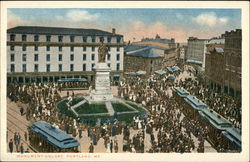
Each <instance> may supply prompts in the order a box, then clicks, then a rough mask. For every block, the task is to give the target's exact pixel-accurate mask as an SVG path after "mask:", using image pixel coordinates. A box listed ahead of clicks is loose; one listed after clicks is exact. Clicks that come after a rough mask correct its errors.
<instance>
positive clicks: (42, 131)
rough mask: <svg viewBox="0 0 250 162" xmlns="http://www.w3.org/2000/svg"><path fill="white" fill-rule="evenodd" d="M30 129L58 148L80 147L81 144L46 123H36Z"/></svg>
mask: <svg viewBox="0 0 250 162" xmlns="http://www.w3.org/2000/svg"><path fill="white" fill-rule="evenodd" d="M29 128H30V129H31V130H32V131H33V132H34V133H36V134H37V135H39V136H40V137H42V138H43V139H44V140H46V141H48V142H49V143H50V144H52V145H54V146H55V147H58V148H72V147H76V146H79V145H80V144H79V142H78V141H77V140H75V139H74V138H73V137H71V136H70V135H68V134H66V133H65V132H63V131H62V130H60V129H57V128H55V127H53V126H52V125H50V124H49V123H46V122H44V121H38V122H35V123H33V124H32V125H31V126H30V127H29Z"/></svg>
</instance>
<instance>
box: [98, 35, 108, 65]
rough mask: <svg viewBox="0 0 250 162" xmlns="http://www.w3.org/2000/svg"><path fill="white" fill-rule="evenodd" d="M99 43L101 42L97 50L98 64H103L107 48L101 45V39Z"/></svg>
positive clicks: (102, 39)
mask: <svg viewBox="0 0 250 162" xmlns="http://www.w3.org/2000/svg"><path fill="white" fill-rule="evenodd" d="M100 41H101V45H100V47H99V48H98V62H105V58H106V55H107V54H108V48H107V47H106V45H105V44H104V43H103V41H104V38H103V37H101V39H100Z"/></svg>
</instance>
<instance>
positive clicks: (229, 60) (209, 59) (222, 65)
mask: <svg viewBox="0 0 250 162" xmlns="http://www.w3.org/2000/svg"><path fill="white" fill-rule="evenodd" d="M222 36H223V37H221V38H220V39H213V40H211V41H209V42H208V44H207V53H206V67H205V75H206V79H207V83H208V84H209V85H210V88H212V89H214V90H217V91H218V92H222V93H227V94H230V95H231V96H235V97H240V96H241V58H242V54H241V52H242V51H241V48H242V45H241V43H242V35H241V29H236V31H231V32H228V31H226V33H225V34H223V35H222Z"/></svg>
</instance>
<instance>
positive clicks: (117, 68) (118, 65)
mask: <svg viewBox="0 0 250 162" xmlns="http://www.w3.org/2000/svg"><path fill="white" fill-rule="evenodd" d="M119 70H120V64H119V63H118V64H116V71H119Z"/></svg>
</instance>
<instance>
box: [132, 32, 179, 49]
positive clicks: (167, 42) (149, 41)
mask: <svg viewBox="0 0 250 162" xmlns="http://www.w3.org/2000/svg"><path fill="white" fill-rule="evenodd" d="M133 44H134V45H151V46H155V47H160V48H167V49H168V48H177V44H176V43H175V39H174V38H171V39H164V38H161V37H160V36H159V35H158V34H157V35H156V36H155V38H143V39H142V40H141V41H140V42H133Z"/></svg>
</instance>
